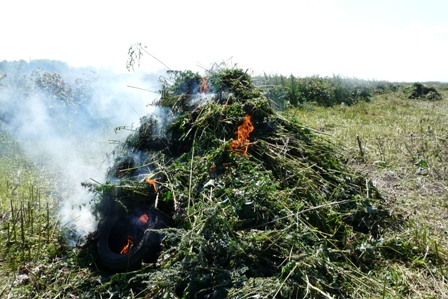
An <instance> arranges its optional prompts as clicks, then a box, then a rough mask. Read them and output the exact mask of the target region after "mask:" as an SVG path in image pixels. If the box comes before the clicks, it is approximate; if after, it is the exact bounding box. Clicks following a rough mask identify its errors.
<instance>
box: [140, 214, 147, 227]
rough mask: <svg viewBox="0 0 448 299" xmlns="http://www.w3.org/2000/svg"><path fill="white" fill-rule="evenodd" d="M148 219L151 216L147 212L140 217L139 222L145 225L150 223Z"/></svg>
mask: <svg viewBox="0 0 448 299" xmlns="http://www.w3.org/2000/svg"><path fill="white" fill-rule="evenodd" d="M148 220H149V217H148V215H146V214H143V215H141V216H140V218H138V222H140V223H141V224H143V225H146V224H148Z"/></svg>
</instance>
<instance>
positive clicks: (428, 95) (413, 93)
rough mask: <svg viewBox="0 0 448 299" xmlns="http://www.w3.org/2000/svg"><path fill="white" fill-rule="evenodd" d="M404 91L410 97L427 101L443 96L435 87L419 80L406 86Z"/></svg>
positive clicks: (439, 98)
mask: <svg viewBox="0 0 448 299" xmlns="http://www.w3.org/2000/svg"><path fill="white" fill-rule="evenodd" d="M404 93H405V95H406V97H407V98H408V99H418V100H427V101H438V100H442V96H441V95H440V93H439V92H438V91H437V89H436V88H435V87H433V86H430V85H427V84H422V83H417V82H416V83H414V84H412V85H411V86H408V87H406V88H404Z"/></svg>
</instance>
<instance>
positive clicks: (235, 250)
mask: <svg viewBox="0 0 448 299" xmlns="http://www.w3.org/2000/svg"><path fill="white" fill-rule="evenodd" d="M168 75H169V77H168V78H166V79H164V81H163V88H162V92H161V98H160V100H159V101H158V103H157V104H156V107H157V108H158V109H159V113H158V114H157V115H148V116H145V117H143V118H142V119H141V126H140V127H138V128H137V129H135V130H134V131H133V132H132V133H131V134H130V135H129V137H128V138H127V139H126V140H125V142H124V143H123V144H122V145H120V146H119V147H118V148H117V149H116V151H115V163H114V164H113V166H112V167H111V168H110V169H109V171H108V173H107V176H108V181H107V182H106V183H105V184H98V185H93V186H91V187H93V191H94V192H95V193H96V197H95V200H96V205H95V207H94V212H95V213H96V215H97V216H98V217H99V218H104V217H108V216H109V215H110V214H111V213H115V212H116V209H113V208H111V207H113V206H120V207H121V208H123V207H125V208H127V207H130V206H134V205H136V206H138V205H139V204H143V203H144V204H151V205H154V206H156V207H157V208H159V209H160V210H161V211H162V212H164V213H167V214H169V215H170V216H171V217H172V219H173V226H172V227H170V228H167V229H163V231H164V232H163V233H164V236H165V237H164V240H163V242H162V252H161V255H160V257H159V259H158V261H157V263H156V264H155V265H144V267H143V268H142V269H141V270H139V271H137V272H133V273H121V274H116V276H115V278H112V281H113V284H114V285H115V288H114V289H115V290H116V292H117V294H124V292H127V291H129V290H130V289H132V291H133V293H134V294H138V295H139V296H143V295H146V296H147V297H148V298H149V297H151V298H177V297H181V298H224V297H226V296H227V297H238V298H240V297H241V298H242V297H251V298H274V297H275V298H292V297H296V298H302V297H304V296H305V295H308V296H311V297H323V296H327V297H330V296H333V295H334V296H337V297H350V294H353V292H354V289H355V288H360V286H362V287H361V288H362V289H364V290H365V291H366V292H368V290H369V289H371V288H378V287H381V286H378V285H377V284H376V283H372V282H371V281H368V280H365V278H364V277H365V275H364V273H366V272H367V271H369V270H372V269H374V267H375V264H374V263H373V260H374V258H375V256H374V254H373V253H372V248H373V247H372V244H374V243H376V242H380V240H381V238H380V237H381V232H382V227H383V225H384V224H385V220H386V219H387V218H388V217H389V216H388V212H387V211H386V210H385V209H384V208H383V207H382V200H381V197H380V195H379V194H378V192H377V191H376V189H375V188H374V187H373V185H372V184H371V183H370V182H369V181H368V180H366V179H365V178H362V177H360V176H358V175H356V174H354V173H351V172H350V171H348V170H347V169H346V168H345V167H344V164H343V163H342V162H341V159H342V157H341V156H340V155H339V153H338V149H337V148H336V147H335V146H334V145H332V144H330V143H329V142H327V141H325V140H324V139H323V138H321V136H319V135H318V134H317V133H316V132H313V131H312V130H310V129H308V128H306V127H304V126H302V125H301V124H300V123H298V122H297V121H295V120H288V119H286V118H284V117H282V116H281V115H280V114H278V113H276V112H275V110H274V109H273V108H272V107H271V101H270V100H269V99H267V98H266V97H265V96H264V95H263V92H262V91H261V90H260V89H259V88H257V87H256V86H255V85H254V84H253V82H252V78H251V76H250V75H248V74H247V73H246V72H244V71H243V70H241V69H238V68H219V67H218V68H215V69H212V70H210V71H209V72H208V73H207V75H206V76H205V77H202V76H200V75H199V74H195V73H193V72H190V71H185V72H169V73H168ZM248 116H250V121H251V123H252V126H253V131H252V132H250V135H249V137H248V139H249V140H248V141H246V142H248V143H244V144H243V145H240V147H238V146H235V142H234V141H233V140H235V138H236V137H237V134H236V132H237V131H238V127H239V126H240V125H242V124H243V123H244V120H247V117H248ZM249 141H250V142H249ZM231 145H234V146H233V147H232V146H231ZM245 149H247V155H246V154H244V150H245ZM146 179H151V180H155V182H156V185H155V186H154V185H152V184H148V183H147V182H145V180H146ZM120 292H122V293H120Z"/></svg>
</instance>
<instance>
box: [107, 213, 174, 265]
mask: <svg viewBox="0 0 448 299" xmlns="http://www.w3.org/2000/svg"><path fill="white" fill-rule="evenodd" d="M145 214H146V215H147V216H148V220H147V223H145V224H144V225H143V224H139V225H136V219H138V216H136V215H135V214H130V215H125V216H112V217H108V218H107V219H106V220H104V221H102V222H101V223H100V225H99V227H98V233H99V239H98V254H99V257H100V260H101V262H102V264H103V265H104V266H105V267H106V268H108V269H110V270H113V271H116V272H121V271H129V270H135V269H138V268H140V266H141V264H142V261H145V262H148V263H150V262H155V261H156V260H157V257H158V254H159V252H160V242H161V240H162V238H163V236H162V235H161V234H160V233H158V232H154V231H152V230H153V229H159V228H165V227H167V226H168V225H167V224H168V222H169V219H168V217H166V216H165V215H163V214H162V213H160V212H158V211H156V210H150V211H148V212H146V213H145ZM148 229H151V230H148ZM128 236H132V239H133V240H134V242H133V244H132V246H131V248H130V250H129V252H128V253H125V254H120V248H122V247H123V245H126V243H127V239H128V238H129V237H128Z"/></svg>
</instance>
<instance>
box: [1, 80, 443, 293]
mask: <svg viewBox="0 0 448 299" xmlns="http://www.w3.org/2000/svg"><path fill="white" fill-rule="evenodd" d="M444 87H445V86H444V85H441V86H440V87H439V91H441V93H442V95H443V97H444V100H442V101H421V100H409V99H405V98H404V97H403V96H402V94H401V93H399V92H396V93H395V92H389V93H386V94H383V95H376V96H374V98H373V100H372V101H371V102H370V103H365V102H359V103H357V104H354V105H352V106H346V105H337V106H334V107H318V106H313V105H308V104H306V103H305V104H304V105H303V107H302V108H301V109H297V108H291V109H289V110H287V111H285V112H283V114H284V115H285V116H286V117H287V118H288V119H296V120H298V121H299V122H301V123H302V124H303V125H305V126H307V127H309V128H311V129H312V130H315V131H316V132H318V134H321V136H322V138H324V139H327V140H330V141H331V142H333V143H334V144H336V145H337V146H338V147H339V148H340V149H341V153H342V155H343V156H342V160H344V161H345V164H346V165H347V166H348V167H349V168H350V169H352V170H354V171H356V172H358V173H361V174H362V175H363V176H365V177H366V178H369V179H370V180H371V181H372V182H373V184H374V185H375V186H376V187H377V188H378V189H379V191H380V193H381V194H382V196H383V198H384V203H385V205H386V206H387V208H388V210H389V211H390V212H391V214H392V215H393V216H394V218H393V219H396V220H397V221H395V222H391V223H390V226H389V227H387V228H385V229H384V231H383V232H382V234H381V235H382V237H381V238H380V239H375V240H373V239H369V240H366V241H365V242H364V243H363V244H364V245H363V247H360V248H355V249H353V250H354V251H355V252H357V253H358V254H359V260H362V259H368V260H371V261H372V262H374V263H375V264H376V265H375V266H374V267H372V269H373V270H369V271H366V272H362V271H360V274H359V275H360V276H359V277H357V278H354V279H353V281H356V279H364V280H365V281H364V282H365V283H371V284H372V286H371V289H364V287H365V285H364V284H363V283H361V281H360V284H359V286H356V285H355V286H351V287H350V288H351V289H353V290H354V291H353V296H352V297H353V298H361V297H362V298H445V297H448V283H447V274H446V273H447V271H448V251H447V248H448V240H447V238H448V234H447V233H448V228H447V224H446V223H447V220H448V210H447V208H448V205H447V203H448V202H447V201H448V195H447V191H448V181H447V179H448V172H447V164H448V147H447V146H448V126H447V125H448V120H447V118H446V116H447V115H448V100H447V99H448V90H447V89H444ZM0 138H1V144H0V178H1V179H0V225H1V235H0V238H1V240H0V241H1V243H2V244H4V245H3V246H2V248H3V249H2V252H1V253H0V275H1V276H2V279H0V297H1V298H84V297H88V298H119V297H120V296H121V297H127V298H150V294H151V292H149V290H145V289H144V288H143V290H134V289H132V287H130V286H131V285H132V283H130V282H129V281H131V280H132V276H133V275H135V276H136V277H138V274H139V272H138V271H137V272H136V273H132V274H115V275H110V274H108V273H106V272H103V271H102V270H101V269H99V268H97V265H96V261H97V257H96V256H95V250H87V251H80V250H79V249H76V248H70V247H68V246H67V245H66V239H65V238H66V236H67V233H69V231H68V228H67V227H65V226H64V224H63V223H61V222H60V219H58V218H57V217H55V216H54V215H56V213H55V211H56V210H57V209H58V207H59V205H60V203H61V200H62V199H61V198H60V197H59V195H58V194H57V193H56V192H54V190H56V189H57V182H55V180H54V179H51V175H49V174H48V173H47V172H46V169H42V168H36V166H34V165H31V164H29V162H28V161H27V160H26V159H25V158H24V156H23V155H22V154H21V150H20V147H19V145H18V144H16V143H15V142H14V140H13V139H12V138H11V136H8V135H7V134H6V133H4V132H3V133H1V135H0ZM86 179H88V178H86ZM366 185H368V182H366ZM367 188H368V187H367ZM348 237H350V236H348ZM347 249H349V248H347ZM128 282H129V283H128ZM311 291H313V290H311ZM146 295H148V296H146ZM326 295H327V294H326V293H324V292H321V293H320V296H321V297H322V298H325V297H326ZM327 297H328V296H327Z"/></svg>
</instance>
